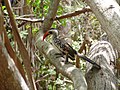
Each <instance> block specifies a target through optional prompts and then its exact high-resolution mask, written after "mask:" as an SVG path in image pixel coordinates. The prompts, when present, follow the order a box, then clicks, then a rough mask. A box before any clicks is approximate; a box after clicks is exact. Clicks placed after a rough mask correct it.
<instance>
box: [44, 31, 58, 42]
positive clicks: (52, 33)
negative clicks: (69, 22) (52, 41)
mask: <svg viewBox="0 0 120 90" xmlns="http://www.w3.org/2000/svg"><path fill="white" fill-rule="evenodd" d="M49 35H54V36H58V30H56V29H51V30H49V31H47V32H46V33H45V34H44V36H43V41H44V39H45V38H46V37H47V36H49Z"/></svg>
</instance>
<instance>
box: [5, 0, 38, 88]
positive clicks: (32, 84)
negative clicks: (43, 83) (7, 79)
mask: <svg viewBox="0 0 120 90" xmlns="http://www.w3.org/2000/svg"><path fill="white" fill-rule="evenodd" d="M4 1H5V5H6V9H7V11H8V15H9V17H10V23H11V26H12V31H13V35H14V37H15V39H16V41H17V44H18V49H19V51H20V54H21V56H22V59H23V63H24V65H25V70H26V73H27V78H28V86H29V88H30V90H35V89H36V86H35V82H34V80H33V77H32V70H31V62H30V57H29V55H28V52H27V50H26V48H25V46H24V44H23V42H22V40H21V38H20V35H19V33H18V28H17V25H16V22H15V19H14V15H13V12H12V8H11V6H10V5H11V4H10V1H9V0H4Z"/></svg>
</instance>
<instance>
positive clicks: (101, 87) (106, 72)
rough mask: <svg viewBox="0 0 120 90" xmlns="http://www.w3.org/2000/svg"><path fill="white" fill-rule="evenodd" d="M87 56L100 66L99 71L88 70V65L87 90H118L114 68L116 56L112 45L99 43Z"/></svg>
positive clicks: (88, 68)
mask: <svg viewBox="0 0 120 90" xmlns="http://www.w3.org/2000/svg"><path fill="white" fill-rule="evenodd" d="M89 56H90V58H91V59H92V60H94V61H97V62H98V63H99V64H100V66H101V70H99V71H96V70H95V69H90V64H88V67H87V72H86V80H87V84H88V90H118V87H117V86H118V82H117V77H116V75H115V68H114V67H115V62H116V59H117V55H116V54H115V52H114V50H113V47H112V45H111V44H110V43H109V42H107V41H99V42H97V43H96V44H94V45H93V46H92V47H91V49H90V53H89Z"/></svg>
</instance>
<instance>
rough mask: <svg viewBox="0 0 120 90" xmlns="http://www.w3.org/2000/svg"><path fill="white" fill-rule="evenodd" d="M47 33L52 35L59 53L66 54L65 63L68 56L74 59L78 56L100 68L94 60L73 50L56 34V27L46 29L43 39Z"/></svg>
mask: <svg viewBox="0 0 120 90" xmlns="http://www.w3.org/2000/svg"><path fill="white" fill-rule="evenodd" d="M48 35H53V36H52V40H53V44H54V45H55V46H56V47H57V48H58V50H59V51H60V52H61V53H60V54H61V55H63V56H66V61H65V63H68V58H70V59H72V60H75V56H78V57H79V58H82V59H84V60H85V61H87V62H89V63H91V64H93V65H94V66H95V67H96V68H99V69H100V66H99V65H98V64H97V63H95V62H94V61H92V60H90V59H89V58H87V57H86V56H84V55H81V54H80V53H78V52H77V51H76V50H74V49H73V48H72V47H71V46H70V45H69V44H68V43H67V42H66V41H65V40H64V39H60V38H59V37H58V36H59V34H58V30H56V29H51V30H49V31H47V32H46V33H45V34H44V36H43V41H44V39H45V38H46V37H47V36H48Z"/></svg>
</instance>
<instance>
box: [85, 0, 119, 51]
mask: <svg viewBox="0 0 120 90" xmlns="http://www.w3.org/2000/svg"><path fill="white" fill-rule="evenodd" d="M86 3H87V4H88V5H89V6H90V7H91V9H92V11H93V12H94V14H95V15H96V17H97V19H98V20H99V22H100V23H101V25H102V28H103V29H102V30H104V31H105V32H106V33H107V35H108V37H109V39H110V42H111V44H112V46H113V47H114V48H116V49H117V50H118V52H119V53H120V6H119V5H118V4H117V2H116V1H115V0H109V1H108V0H86Z"/></svg>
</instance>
